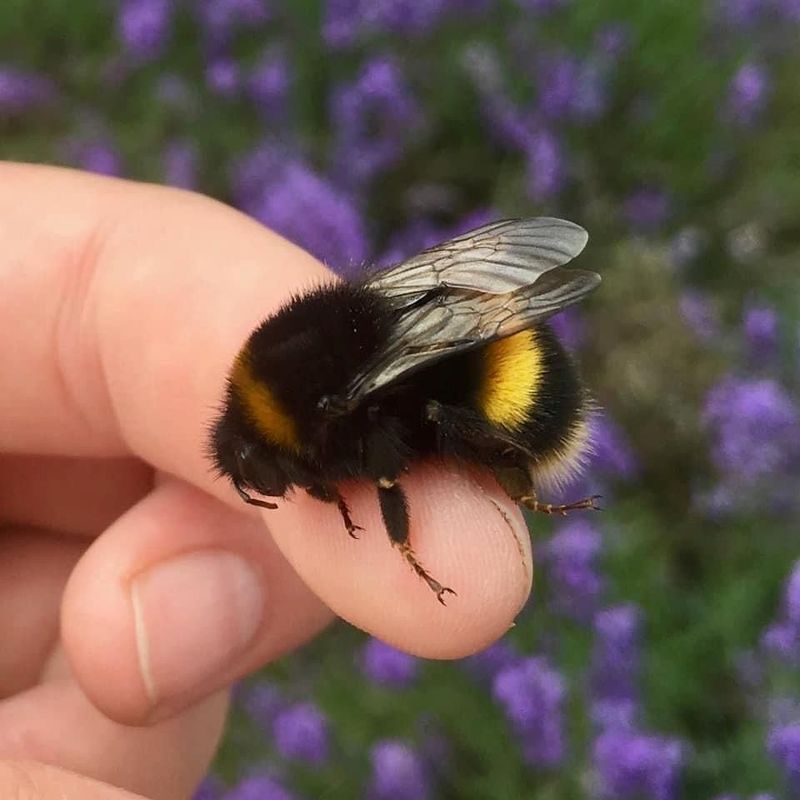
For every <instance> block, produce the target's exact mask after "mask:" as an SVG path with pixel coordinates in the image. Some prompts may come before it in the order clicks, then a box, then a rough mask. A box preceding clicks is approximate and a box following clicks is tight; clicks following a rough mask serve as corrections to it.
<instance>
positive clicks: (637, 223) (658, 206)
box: [624, 187, 671, 233]
mask: <svg viewBox="0 0 800 800" xmlns="http://www.w3.org/2000/svg"><path fill="white" fill-rule="evenodd" d="M670 206H671V201H670V197H669V195H668V194H667V193H666V192H664V191H663V190H661V189H656V188H654V187H645V188H642V189H638V190H637V191H635V192H633V193H632V194H630V195H629V196H628V198H627V199H626V200H625V203H624V214H625V217H626V218H627V220H628V224H629V225H630V226H631V227H632V228H633V229H634V230H636V231H640V232H642V233H652V232H654V231H656V230H658V229H659V228H661V227H662V226H663V225H664V223H665V222H666V221H667V219H668V217H669V215H670Z"/></svg>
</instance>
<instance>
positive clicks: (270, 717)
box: [241, 681, 285, 732]
mask: <svg viewBox="0 0 800 800" xmlns="http://www.w3.org/2000/svg"><path fill="white" fill-rule="evenodd" d="M241 704H242V706H243V707H244V710H245V711H246V713H247V715H248V716H249V717H250V719H252V720H253V722H255V723H256V724H257V725H258V726H259V727H260V728H261V729H262V730H263V731H265V732H266V731H271V730H272V724H273V722H274V721H275V717H276V716H277V714H278V712H279V711H281V710H282V709H283V708H284V707H285V701H284V699H283V696H282V694H281V691H280V689H278V687H277V686H275V685H274V684H272V683H268V682H267V681H259V682H258V683H257V684H256V685H255V686H250V687H247V689H246V690H245V691H244V693H243V696H242V699H241Z"/></svg>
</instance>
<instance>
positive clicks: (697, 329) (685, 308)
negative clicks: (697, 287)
mask: <svg viewBox="0 0 800 800" xmlns="http://www.w3.org/2000/svg"><path fill="white" fill-rule="evenodd" d="M678 307H679V308H680V312H681V317H683V321H684V322H685V323H686V325H687V327H688V328H689V329H690V330H691V331H692V333H694V335H695V336H696V337H697V338H698V339H700V340H701V341H709V340H711V339H714V338H716V337H717V336H719V333H720V327H719V315H718V314H717V308H716V306H715V305H714V303H713V300H712V299H711V298H710V297H708V296H706V295H704V294H702V293H701V292H696V291H692V290H691V289H688V290H687V291H685V292H684V293H683V294H682V295H681V297H680V300H679V303H678Z"/></svg>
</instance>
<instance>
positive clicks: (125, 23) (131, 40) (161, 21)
mask: <svg viewBox="0 0 800 800" xmlns="http://www.w3.org/2000/svg"><path fill="white" fill-rule="evenodd" d="M173 13H174V7H173V2H172V0H124V2H123V3H122V4H121V5H120V8H119V14H118V17H117V32H118V35H119V38H120V40H121V41H122V44H123V46H124V47H125V49H126V50H127V51H128V52H129V53H130V54H131V55H132V56H133V57H134V58H135V59H137V60H139V61H152V60H154V59H156V58H158V56H160V55H161V53H162V52H163V51H164V48H165V47H166V45H167V43H168V41H169V39H170V36H171V35H172V17H173Z"/></svg>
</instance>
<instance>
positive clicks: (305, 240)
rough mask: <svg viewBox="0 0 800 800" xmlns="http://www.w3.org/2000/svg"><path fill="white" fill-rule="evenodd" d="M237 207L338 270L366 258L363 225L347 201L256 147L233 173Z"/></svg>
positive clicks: (304, 170)
mask: <svg viewBox="0 0 800 800" xmlns="http://www.w3.org/2000/svg"><path fill="white" fill-rule="evenodd" d="M234 172H235V175H234V183H235V186H234V190H235V194H236V196H237V200H238V204H239V206H240V207H241V208H242V209H243V210H244V211H246V212H247V213H249V214H251V215H252V216H254V217H255V218H256V219H258V220H260V221H261V222H263V223H264V224H265V225H268V226H269V227H271V228H272V229H273V230H275V231H277V232H278V233H280V234H282V235H283V236H285V237H286V238H287V239H290V240H291V241H293V242H294V243H295V244H298V245H300V246H301V247H304V248H305V249H306V250H308V251H309V252H310V253H312V254H313V255H315V256H316V257H317V258H319V259H321V260H323V261H325V262H326V263H327V264H329V265H330V266H332V267H333V268H335V269H338V270H340V271H342V272H346V271H348V270H354V269H355V268H357V267H358V266H359V265H361V264H363V263H364V261H365V260H366V257H367V254H368V247H367V239H366V232H365V230H364V223H363V221H362V219H361V216H360V214H359V213H358V209H357V208H356V207H355V205H354V204H353V202H352V200H351V199H350V198H349V197H348V196H347V195H345V194H344V193H342V192H340V191H339V190H338V189H336V188H335V187H334V186H333V185H332V184H330V183H329V182H328V181H326V180H325V179H324V178H323V177H322V176H320V175H318V174H317V173H315V172H313V171H312V170H311V169H310V168H309V167H307V166H306V165H305V164H303V163H302V162H300V161H296V160H292V159H291V158H282V157H281V154H279V153H277V152H276V151H274V150H272V149H271V148H269V147H264V148H259V149H258V150H256V151H255V152H254V153H252V154H250V155H249V156H248V157H247V158H246V159H244V160H243V161H242V162H240V164H239V165H238V166H237V167H236V169H235V170H234Z"/></svg>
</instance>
